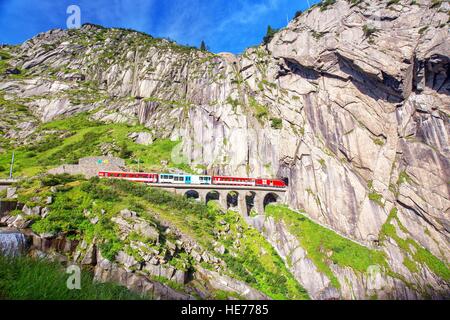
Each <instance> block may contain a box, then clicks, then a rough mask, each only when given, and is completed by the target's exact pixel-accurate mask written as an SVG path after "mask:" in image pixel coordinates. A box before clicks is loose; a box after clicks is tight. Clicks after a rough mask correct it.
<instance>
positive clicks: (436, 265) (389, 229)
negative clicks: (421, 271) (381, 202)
mask: <svg viewBox="0 0 450 320" xmlns="http://www.w3.org/2000/svg"><path fill="white" fill-rule="evenodd" d="M393 220H395V221H396V222H397V225H398V226H399V228H400V229H401V230H402V231H403V232H405V233H407V234H408V231H407V229H406V228H405V227H404V226H403V225H402V224H401V222H400V219H399V218H398V216H397V208H394V209H392V210H391V212H390V214H389V217H388V219H387V220H386V223H385V224H384V225H383V226H382V228H381V231H380V235H379V239H380V241H386V240H387V238H391V239H393V240H394V241H395V242H396V243H397V245H398V246H399V247H400V248H401V249H402V251H403V253H404V256H405V258H404V261H403V264H404V265H405V266H406V267H407V268H408V269H409V270H410V271H411V272H417V271H418V268H417V265H416V264H415V263H418V264H422V265H427V266H428V268H429V269H430V270H431V271H432V272H433V273H434V274H436V275H437V276H439V277H441V278H442V279H444V280H445V281H449V280H450V269H449V267H448V264H446V263H445V262H443V261H441V260H440V259H439V258H437V257H436V256H434V255H433V254H432V253H431V252H430V251H428V250H427V249H425V248H424V247H422V246H421V245H419V244H418V243H417V242H416V241H414V240H413V239H411V238H406V239H402V238H400V237H399V236H398V235H397V232H396V230H395V226H394V225H393V224H392V221H393ZM412 248H414V250H413V249H412ZM409 256H411V257H412V260H411V259H410V258H409Z"/></svg>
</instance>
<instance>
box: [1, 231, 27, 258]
mask: <svg viewBox="0 0 450 320" xmlns="http://www.w3.org/2000/svg"><path fill="white" fill-rule="evenodd" d="M25 249H26V239H25V236H24V235H23V234H22V233H20V232H17V231H1V230H0V254H1V255H4V256H9V257H17V256H19V255H20V254H22V253H23V252H24V251H25Z"/></svg>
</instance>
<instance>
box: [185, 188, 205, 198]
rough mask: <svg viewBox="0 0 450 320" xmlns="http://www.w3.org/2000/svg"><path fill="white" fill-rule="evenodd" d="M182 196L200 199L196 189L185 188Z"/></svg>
mask: <svg viewBox="0 0 450 320" xmlns="http://www.w3.org/2000/svg"><path fill="white" fill-rule="evenodd" d="M184 196H185V197H186V198H188V199H195V200H200V199H201V198H200V193H199V192H198V191H197V190H186V191H185V192H184Z"/></svg>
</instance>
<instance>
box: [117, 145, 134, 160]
mask: <svg viewBox="0 0 450 320" xmlns="http://www.w3.org/2000/svg"><path fill="white" fill-rule="evenodd" d="M132 154H133V152H132V151H130V150H129V149H128V146H127V144H126V142H123V143H122V145H121V147H120V152H119V157H120V158H122V159H128V158H130V157H131V156H132Z"/></svg>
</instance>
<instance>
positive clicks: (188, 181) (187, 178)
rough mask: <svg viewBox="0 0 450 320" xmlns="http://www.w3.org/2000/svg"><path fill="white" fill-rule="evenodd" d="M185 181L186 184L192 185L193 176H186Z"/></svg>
mask: <svg viewBox="0 0 450 320" xmlns="http://www.w3.org/2000/svg"><path fill="white" fill-rule="evenodd" d="M184 181H185V183H186V184H191V183H192V180H191V176H186V177H185V179H184Z"/></svg>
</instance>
